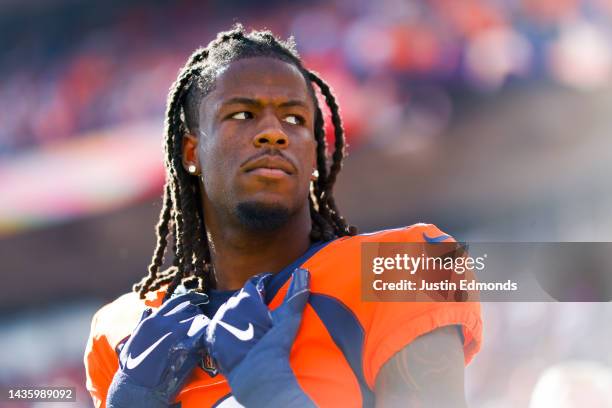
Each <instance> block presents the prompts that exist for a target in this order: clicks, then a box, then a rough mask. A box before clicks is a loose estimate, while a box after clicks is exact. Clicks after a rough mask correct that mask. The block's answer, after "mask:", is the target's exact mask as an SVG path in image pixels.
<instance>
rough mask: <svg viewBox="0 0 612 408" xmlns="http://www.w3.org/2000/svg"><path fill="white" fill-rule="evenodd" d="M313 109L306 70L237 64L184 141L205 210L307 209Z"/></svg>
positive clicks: (268, 61)
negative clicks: (208, 208)
mask: <svg viewBox="0 0 612 408" xmlns="http://www.w3.org/2000/svg"><path fill="white" fill-rule="evenodd" d="M314 112H315V108H314V104H313V100H312V97H311V95H310V93H309V91H308V88H307V86H306V81H305V79H304V77H303V76H302V74H301V73H300V71H299V70H298V69H297V68H296V67H295V66H293V65H291V64H289V63H286V62H283V61H279V60H277V59H274V58H262V57H258V58H248V59H242V60H238V61H235V62H232V63H231V64H230V65H229V66H228V67H226V68H225V69H224V70H223V71H222V72H221V73H220V74H219V76H218V77H217V80H216V82H215V87H214V90H213V91H212V92H210V93H209V94H208V95H206V96H205V97H204V98H203V100H202V102H201V104H200V109H199V114H200V128H199V131H198V133H199V134H198V135H190V136H188V137H186V138H185V142H184V149H183V161H184V164H185V165H187V166H189V164H195V165H196V167H197V168H198V170H199V171H198V172H199V173H200V174H201V176H200V177H201V182H202V186H203V190H204V191H203V194H204V200H205V205H207V204H209V205H212V206H214V207H216V208H217V209H221V210H225V211H229V212H230V213H231V212H236V209H237V208H242V207H244V206H245V205H246V206H251V207H253V206H255V207H256V208H258V209H259V210H264V211H265V210H266V209H270V210H281V211H283V212H285V213H287V214H294V213H296V212H297V211H299V210H300V209H303V208H304V206H305V205H306V206H307V205H308V201H307V198H308V193H309V185H310V180H311V177H312V172H313V170H314V169H315V163H316V154H315V149H316V142H315V140H314Z"/></svg>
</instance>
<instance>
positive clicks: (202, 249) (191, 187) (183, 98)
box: [133, 24, 357, 299]
mask: <svg viewBox="0 0 612 408" xmlns="http://www.w3.org/2000/svg"><path fill="white" fill-rule="evenodd" d="M252 57H271V58H276V59H279V60H281V61H284V62H287V63H290V64H292V65H294V66H296V67H297V68H298V69H299V71H300V72H301V73H302V75H303V76H304V79H305V80H306V84H307V87H308V90H309V93H310V94H311V96H312V98H313V101H314V105H315V121H314V136H315V140H316V142H317V147H316V154H317V172H318V177H317V180H316V181H315V182H314V183H313V185H312V186H311V191H310V194H309V198H308V199H309V205H310V215H311V219H312V228H311V232H310V239H311V240H312V241H329V240H332V239H334V238H336V237H341V236H346V235H355V234H357V229H356V228H355V227H354V226H350V225H348V224H347V222H346V221H345V219H344V218H343V217H342V216H341V215H340V212H339V211H338V208H337V206H336V202H335V200H334V197H333V187H334V183H335V182H336V177H337V175H338V173H339V172H340V170H341V168H342V161H343V159H344V157H345V155H346V150H345V146H346V144H345V138H344V128H343V127H342V120H341V118H340V113H339V107H338V104H337V102H336V98H335V96H334V94H333V92H332V89H331V88H330V86H329V85H328V84H327V83H326V82H325V81H324V80H323V79H321V77H320V76H319V75H318V74H316V73H315V72H312V71H309V70H307V69H306V68H304V67H303V65H302V61H301V59H300V57H299V55H298V53H297V50H296V45H295V42H294V40H293V38H289V39H288V40H286V41H283V40H280V39H278V38H276V37H275V36H274V35H273V34H272V33H271V32H270V31H251V32H250V33H246V32H245V30H244V27H243V26H242V25H240V24H236V25H235V26H234V27H233V28H232V29H231V30H229V31H224V32H221V33H219V34H218V35H217V38H216V39H215V40H213V41H211V42H210V43H209V44H208V46H206V47H205V48H199V49H197V50H196V51H195V52H194V53H193V54H192V55H191V57H190V58H189V59H188V61H187V63H186V64H185V66H184V67H183V68H182V69H181V70H180V72H179V75H178V77H177V79H176V81H175V82H174V84H173V85H172V87H171V88H170V92H169V94H168V100H167V108H166V119H165V139H164V153H165V156H164V165H165V167H166V183H165V186H164V198H163V205H162V209H161V213H160V216H159V222H158V223H157V226H156V234H157V244H156V247H155V251H154V253H153V258H152V260H151V264H150V265H149V268H148V275H147V276H146V277H144V278H143V279H142V280H141V281H140V282H139V283H137V284H135V285H134V287H133V290H134V291H135V292H138V294H139V295H140V298H143V299H144V297H145V295H146V294H147V293H148V292H154V291H156V290H158V289H160V288H161V287H162V286H163V285H168V288H167V290H166V298H168V297H170V296H171V295H172V293H173V292H174V290H175V289H176V288H177V286H178V285H179V284H183V285H185V286H186V287H189V288H194V289H196V290H198V291H200V292H204V291H205V290H206V289H208V288H211V287H213V285H214V280H213V267H212V262H211V258H210V249H209V247H208V240H207V238H206V236H207V235H206V225H205V223H204V215H203V213H202V203H201V198H200V185H199V178H198V177H195V176H193V175H190V174H189V173H187V172H186V171H185V169H184V168H183V165H182V145H183V136H184V135H185V134H186V133H187V132H191V133H193V134H196V132H195V130H196V129H197V128H198V125H199V109H198V108H199V104H200V102H201V100H202V98H203V97H204V96H205V95H207V94H208V93H209V92H210V91H212V89H213V88H214V84H215V79H216V76H217V75H218V72H219V70H220V69H221V68H223V67H225V66H227V65H229V64H230V63H231V62H233V61H236V60H239V59H244V58H252ZM313 84H314V85H316V87H317V88H318V89H319V91H320V93H321V95H322V96H323V97H324V98H325V103H326V105H327V107H328V108H329V111H330V113H331V120H332V123H333V127H334V139H335V142H334V150H333V154H332V156H331V164H330V165H328V155H327V143H326V137H325V130H324V127H325V122H324V119H323V112H322V110H321V108H320V106H319V103H318V100H317V96H316V91H315V87H314V86H313ZM170 236H171V237H172V246H171V250H172V253H173V255H174V258H173V260H172V266H170V267H169V268H167V269H166V270H164V271H160V268H161V266H162V265H163V264H164V256H165V253H166V250H167V247H168V246H169V239H168V238H169V237H170Z"/></svg>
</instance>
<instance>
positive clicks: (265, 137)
mask: <svg viewBox="0 0 612 408" xmlns="http://www.w3.org/2000/svg"><path fill="white" fill-rule="evenodd" d="M262 122H263V123H262V125H263V126H262V129H263V130H261V131H259V132H257V134H256V135H255V136H254V137H253V145H254V146H255V147H275V148H277V149H286V148H287V147H288V146H289V138H288V137H287V134H286V133H285V132H284V131H283V128H282V126H281V124H280V122H279V121H278V119H277V118H276V117H274V118H265V119H264V120H263V121H262Z"/></svg>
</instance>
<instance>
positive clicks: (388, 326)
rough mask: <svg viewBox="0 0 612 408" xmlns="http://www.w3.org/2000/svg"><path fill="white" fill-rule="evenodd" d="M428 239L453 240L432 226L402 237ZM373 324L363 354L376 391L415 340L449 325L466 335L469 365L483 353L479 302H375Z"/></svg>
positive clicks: (367, 376) (365, 369)
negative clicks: (391, 363) (381, 375)
mask: <svg viewBox="0 0 612 408" xmlns="http://www.w3.org/2000/svg"><path fill="white" fill-rule="evenodd" d="M423 234H426V235H427V236H428V237H443V236H446V238H445V240H448V241H447V242H450V241H451V240H453V239H452V237H450V236H448V235H446V234H444V233H443V232H442V231H440V230H439V229H438V228H437V227H435V226H433V225H431V224H421V225H418V226H417V228H416V229H415V228H413V229H412V231H410V235H409V236H401V235H398V236H399V237H401V238H404V239H407V240H408V242H414V241H417V240H420V241H422V238H421V237H422V236H423ZM368 309H369V312H370V313H368V314H369V315H370V316H369V319H368V320H370V321H369V324H368V326H366V338H365V344H364V352H363V364H364V367H363V368H364V376H365V379H366V382H367V383H368V385H369V387H370V388H371V389H372V390H373V389H374V387H375V384H376V376H377V375H378V372H379V371H380V368H381V367H382V366H383V365H384V364H385V363H386V362H387V361H388V360H389V359H390V358H391V357H392V356H393V355H394V354H396V353H397V352H399V351H400V350H401V349H403V348H404V347H405V346H407V345H408V344H410V342H412V341H413V340H414V339H415V338H417V337H419V336H421V335H423V334H425V333H428V332H430V331H432V330H435V329H437V328H439V327H443V326H448V325H458V326H460V327H461V332H462V334H463V349H464V356H465V363H466V364H468V363H469V362H470V361H471V360H472V358H473V357H474V355H475V354H476V353H477V352H478V350H479V349H480V344H481V341H482V320H481V313H480V303H478V302H463V303H460V302H375V303H374V302H373V303H371V304H370V307H368Z"/></svg>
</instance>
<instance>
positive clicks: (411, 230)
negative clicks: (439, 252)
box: [355, 222, 455, 243]
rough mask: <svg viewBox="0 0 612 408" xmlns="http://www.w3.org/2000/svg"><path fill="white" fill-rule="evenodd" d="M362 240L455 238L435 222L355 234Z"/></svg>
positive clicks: (437, 239) (419, 240)
mask: <svg viewBox="0 0 612 408" xmlns="http://www.w3.org/2000/svg"><path fill="white" fill-rule="evenodd" d="M355 237H356V238H357V239H359V240H360V242H427V243H434V242H453V241H455V239H454V238H453V237H452V236H451V235H450V234H448V233H446V232H444V231H442V230H441V229H440V228H438V227H437V226H436V225H434V224H428V223H424V222H419V223H416V224H412V225H408V226H403V227H398V228H391V229H384V230H380V231H374V232H367V233H364V234H359V235H356V236H355Z"/></svg>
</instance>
